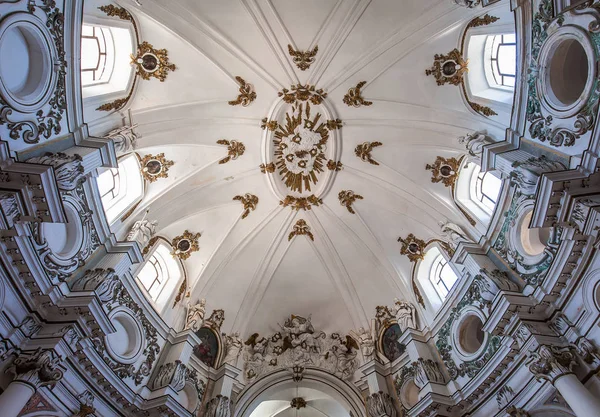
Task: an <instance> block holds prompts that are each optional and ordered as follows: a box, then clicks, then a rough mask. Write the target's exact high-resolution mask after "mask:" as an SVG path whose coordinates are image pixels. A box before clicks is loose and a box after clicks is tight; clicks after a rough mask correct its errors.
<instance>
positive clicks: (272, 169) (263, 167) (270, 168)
mask: <svg viewBox="0 0 600 417" xmlns="http://www.w3.org/2000/svg"><path fill="white" fill-rule="evenodd" d="M260 172H262V173H263V174H266V173H267V172H269V173H273V172H275V164H274V163H273V162H269V163H268V164H266V165H265V164H260Z"/></svg>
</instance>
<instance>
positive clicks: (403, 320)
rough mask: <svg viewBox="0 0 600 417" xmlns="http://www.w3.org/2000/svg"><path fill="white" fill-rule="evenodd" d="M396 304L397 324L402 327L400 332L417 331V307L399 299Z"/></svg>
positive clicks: (395, 301) (395, 300)
mask: <svg viewBox="0 0 600 417" xmlns="http://www.w3.org/2000/svg"><path fill="white" fill-rule="evenodd" d="M394 304H395V305H396V309H395V310H396V311H395V313H394V315H395V316H396V322H397V323H398V326H400V330H402V331H405V330H406V329H408V328H411V329H416V328H417V320H416V310H415V306H414V305H412V304H411V303H408V302H406V301H400V300H398V299H397V298H395V299H394Z"/></svg>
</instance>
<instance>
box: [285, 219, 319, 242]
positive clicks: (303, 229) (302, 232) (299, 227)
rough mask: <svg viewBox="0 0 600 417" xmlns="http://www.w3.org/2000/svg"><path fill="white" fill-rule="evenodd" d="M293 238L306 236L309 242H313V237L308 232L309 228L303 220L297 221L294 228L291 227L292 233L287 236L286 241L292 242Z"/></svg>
mask: <svg viewBox="0 0 600 417" xmlns="http://www.w3.org/2000/svg"><path fill="white" fill-rule="evenodd" d="M295 236H307V237H308V238H309V239H310V240H312V241H314V240H315V236H314V235H313V234H312V232H311V231H310V226H309V225H308V224H307V223H306V220H304V219H300V220H298V221H297V222H296V224H295V225H294V227H292V231H291V232H290V234H289V236H288V240H292V238H293V237H295Z"/></svg>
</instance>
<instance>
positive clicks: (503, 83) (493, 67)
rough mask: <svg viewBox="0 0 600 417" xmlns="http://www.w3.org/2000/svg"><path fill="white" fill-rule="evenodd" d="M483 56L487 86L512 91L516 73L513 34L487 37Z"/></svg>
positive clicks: (515, 50)
mask: <svg viewBox="0 0 600 417" xmlns="http://www.w3.org/2000/svg"><path fill="white" fill-rule="evenodd" d="M484 55H485V56H484V61H485V64H486V65H485V66H486V71H485V75H486V78H487V82H488V84H489V86H490V87H492V88H506V89H511V90H512V89H514V87H515V76H516V72H517V44H516V39H515V34H514V33H510V34H508V33H507V34H501V35H489V36H488V37H487V38H486V40H485V52H484Z"/></svg>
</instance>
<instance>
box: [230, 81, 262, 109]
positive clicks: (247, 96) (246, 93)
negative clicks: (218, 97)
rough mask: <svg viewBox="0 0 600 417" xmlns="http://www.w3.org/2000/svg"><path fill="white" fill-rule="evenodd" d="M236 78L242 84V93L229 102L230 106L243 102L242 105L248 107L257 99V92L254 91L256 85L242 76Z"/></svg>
mask: <svg viewBox="0 0 600 417" xmlns="http://www.w3.org/2000/svg"><path fill="white" fill-rule="evenodd" d="M235 79H236V81H237V82H238V84H239V85H240V88H239V92H240V94H239V95H238V96H237V98H236V99H235V100H231V101H229V102H228V103H229V105H230V106H238V105H240V104H241V105H242V107H248V106H249V105H250V104H251V103H252V102H253V101H254V100H256V92H255V91H254V86H253V85H252V84H249V83H247V82H246V81H245V80H244V79H243V78H242V77H240V76H237V77H235Z"/></svg>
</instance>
